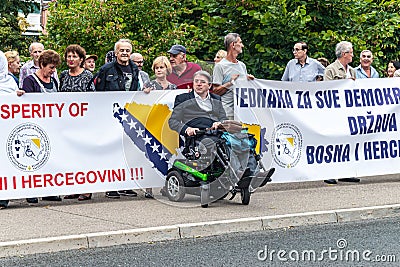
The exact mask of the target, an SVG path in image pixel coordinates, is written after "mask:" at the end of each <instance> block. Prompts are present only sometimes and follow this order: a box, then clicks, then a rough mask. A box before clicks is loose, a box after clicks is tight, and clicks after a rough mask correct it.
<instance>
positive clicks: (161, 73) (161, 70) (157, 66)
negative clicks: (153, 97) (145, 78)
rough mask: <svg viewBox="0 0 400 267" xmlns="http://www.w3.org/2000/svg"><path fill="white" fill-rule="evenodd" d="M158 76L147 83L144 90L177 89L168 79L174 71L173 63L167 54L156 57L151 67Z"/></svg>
mask: <svg viewBox="0 0 400 267" xmlns="http://www.w3.org/2000/svg"><path fill="white" fill-rule="evenodd" d="M151 68H152V69H153V71H154V74H155V76H156V79H155V80H152V81H150V82H147V83H145V85H144V89H143V91H144V92H145V93H149V92H150V91H151V90H175V89H176V85H175V84H172V83H170V82H169V81H168V80H167V76H168V75H169V74H170V73H171V72H172V67H171V63H169V59H168V58H167V57H165V56H160V57H157V58H156V59H154V61H153V65H152V67H151Z"/></svg>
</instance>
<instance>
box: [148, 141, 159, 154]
mask: <svg viewBox="0 0 400 267" xmlns="http://www.w3.org/2000/svg"><path fill="white" fill-rule="evenodd" d="M150 147H151V148H152V149H153V152H156V151H158V148H159V147H160V145H157V144H156V142H154V144H153V145H152V146H150Z"/></svg>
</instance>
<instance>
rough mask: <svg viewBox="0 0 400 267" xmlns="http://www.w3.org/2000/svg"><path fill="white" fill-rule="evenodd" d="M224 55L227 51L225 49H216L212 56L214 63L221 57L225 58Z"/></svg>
mask: <svg viewBox="0 0 400 267" xmlns="http://www.w3.org/2000/svg"><path fill="white" fill-rule="evenodd" d="M226 55H227V53H226V51H225V50H218V52H217V54H216V55H215V58H214V63H215V64H217V63H219V62H220V61H221V60H222V59H223V58H226Z"/></svg>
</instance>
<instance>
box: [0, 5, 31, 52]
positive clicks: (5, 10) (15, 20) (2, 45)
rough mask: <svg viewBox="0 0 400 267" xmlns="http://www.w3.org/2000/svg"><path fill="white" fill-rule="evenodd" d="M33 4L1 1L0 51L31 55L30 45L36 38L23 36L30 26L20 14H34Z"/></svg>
mask: <svg viewBox="0 0 400 267" xmlns="http://www.w3.org/2000/svg"><path fill="white" fill-rule="evenodd" d="M32 2H33V1H32V0H27V1H20V0H0V50H2V51H8V50H17V51H18V52H20V54H27V55H29V52H28V47H29V44H30V43H31V42H32V41H34V40H35V38H33V37H26V36H23V35H21V33H23V32H24V31H25V30H26V28H27V26H29V25H28V24H27V22H26V20H24V19H23V18H21V17H19V16H18V12H19V11H20V12H21V13H22V14H24V15H27V14H28V13H30V12H32V10H33V6H32Z"/></svg>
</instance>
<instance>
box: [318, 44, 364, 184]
mask: <svg viewBox="0 0 400 267" xmlns="http://www.w3.org/2000/svg"><path fill="white" fill-rule="evenodd" d="M335 54H336V57H337V59H336V61H335V62H333V63H332V64H330V65H329V66H328V67H326V69H325V74H324V80H340V79H355V78H356V71H355V70H354V69H353V68H352V67H351V66H350V65H349V63H351V62H352V61H353V45H352V44H351V43H350V42H347V41H342V42H340V43H338V44H337V45H336V51H335ZM339 181H340V182H353V183H358V182H360V179H358V178H355V177H351V178H342V179H339ZM324 182H325V183H327V184H337V182H336V180H335V179H328V180H324Z"/></svg>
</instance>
